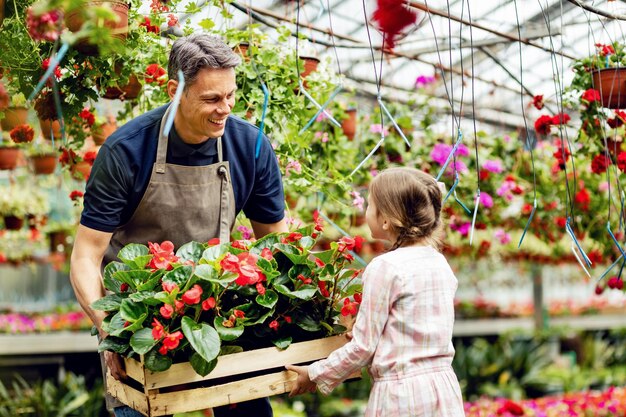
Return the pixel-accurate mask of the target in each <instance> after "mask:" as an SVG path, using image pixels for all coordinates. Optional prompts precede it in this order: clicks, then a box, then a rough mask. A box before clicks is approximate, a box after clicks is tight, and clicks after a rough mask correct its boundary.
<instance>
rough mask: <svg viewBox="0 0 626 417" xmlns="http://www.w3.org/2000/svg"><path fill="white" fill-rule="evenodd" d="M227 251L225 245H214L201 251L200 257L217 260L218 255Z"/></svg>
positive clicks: (211, 260)
mask: <svg viewBox="0 0 626 417" xmlns="http://www.w3.org/2000/svg"><path fill="white" fill-rule="evenodd" d="M226 252H228V248H227V247H226V245H215V246H211V247H210V248H206V249H205V251H204V252H203V253H202V259H204V260H205V261H208V262H213V261H215V260H217V259H218V258H219V257H220V256H222V255H224V254H225V253H226Z"/></svg>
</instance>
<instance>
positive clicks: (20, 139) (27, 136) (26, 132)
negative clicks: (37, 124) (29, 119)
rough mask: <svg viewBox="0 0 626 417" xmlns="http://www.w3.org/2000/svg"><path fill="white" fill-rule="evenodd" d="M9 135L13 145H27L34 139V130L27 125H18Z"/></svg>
mask: <svg viewBox="0 0 626 417" xmlns="http://www.w3.org/2000/svg"><path fill="white" fill-rule="evenodd" d="M9 135H10V136H11V139H12V140H13V142H15V143H28V142H32V141H33V139H34V138H35V130H34V129H33V128H32V127H30V126H29V125H18V126H15V127H14V128H13V130H11V132H9Z"/></svg>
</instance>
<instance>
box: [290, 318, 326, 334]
mask: <svg viewBox="0 0 626 417" xmlns="http://www.w3.org/2000/svg"><path fill="white" fill-rule="evenodd" d="M295 322H296V324H297V325H298V327H300V328H301V329H302V330H306V331H307V332H316V331H318V330H320V329H321V325H320V322H319V321H316V320H313V318H312V317H311V316H309V315H305V316H299V317H298V318H297V319H296V320H295Z"/></svg>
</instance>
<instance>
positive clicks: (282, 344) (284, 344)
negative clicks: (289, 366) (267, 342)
mask: <svg viewBox="0 0 626 417" xmlns="http://www.w3.org/2000/svg"><path fill="white" fill-rule="evenodd" d="M272 343H273V344H274V346H276V347H277V348H278V349H282V350H284V349H287V348H288V347H289V345H290V344H291V337H283V338H282V339H276V340H272Z"/></svg>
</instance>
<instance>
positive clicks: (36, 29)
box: [26, 7, 63, 42]
mask: <svg viewBox="0 0 626 417" xmlns="http://www.w3.org/2000/svg"><path fill="white" fill-rule="evenodd" d="M26 27H27V28H28V34H29V35H30V37H31V38H32V39H33V40H34V41H48V42H54V41H56V40H57V39H58V38H59V35H60V34H61V31H62V30H63V14H62V13H61V12H60V11H59V10H52V11H49V12H46V13H43V14H41V15H35V13H34V12H33V8H32V7H29V8H28V9H27V10H26Z"/></svg>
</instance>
